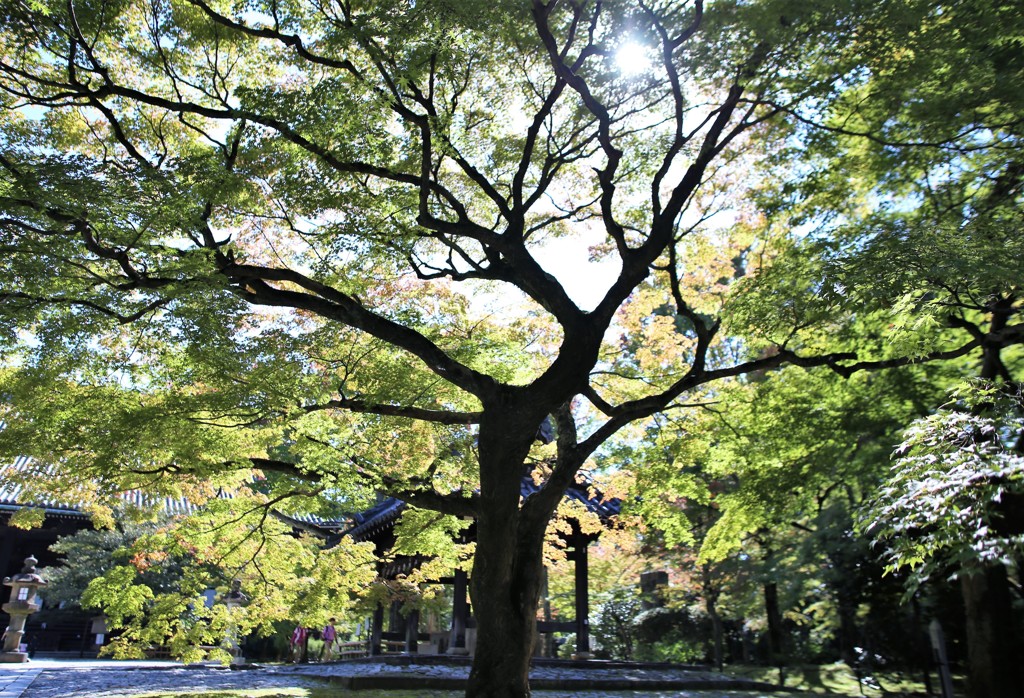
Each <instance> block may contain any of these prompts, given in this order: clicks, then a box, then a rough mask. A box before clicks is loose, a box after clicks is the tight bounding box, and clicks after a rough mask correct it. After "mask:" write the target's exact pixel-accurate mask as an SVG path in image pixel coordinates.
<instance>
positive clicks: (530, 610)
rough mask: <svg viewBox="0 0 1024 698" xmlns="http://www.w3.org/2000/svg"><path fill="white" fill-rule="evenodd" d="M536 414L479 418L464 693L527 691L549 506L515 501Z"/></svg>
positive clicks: (510, 695) (522, 697)
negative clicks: (471, 639)
mask: <svg viewBox="0 0 1024 698" xmlns="http://www.w3.org/2000/svg"><path fill="white" fill-rule="evenodd" d="M541 419H543V415H541V416H539V417H536V418H534V416H527V417H526V418H524V417H523V415H522V414H521V413H519V412H517V411H515V410H510V411H508V412H505V413H504V414H503V415H493V413H492V415H485V420H484V421H481V424H480V440H479V448H480V507H479V512H478V515H477V522H476V525H477V538H476V545H477V551H478V554H477V555H476V556H475V557H474V560H473V571H472V573H471V575H470V596H471V597H472V601H473V610H474V615H475V616H476V621H477V641H476V652H475V655H474V658H473V668H472V669H471V670H470V674H469V683H468V685H467V689H466V696H467V698H526V697H527V696H529V695H530V685H529V673H530V659H531V657H532V655H533V645H534V641H535V637H536V628H537V608H538V604H539V602H540V592H541V581H542V571H543V544H544V531H545V530H546V528H547V523H548V518H549V516H550V512H546V514H547V515H545V512H542V511H536V512H534V514H533V515H531V516H528V515H527V514H525V513H524V512H523V511H522V510H521V509H520V501H519V500H520V492H521V483H522V477H523V462H524V460H525V458H526V455H527V453H528V452H529V448H530V443H531V442H532V441H533V437H534V434H535V431H536V428H537V425H538V424H539V423H540V421H541ZM524 421H525V422H526V423H525V424H523V422H524ZM531 428H532V431H531ZM523 434H525V436H523ZM484 551H486V553H485V554H481V553H483V552H484Z"/></svg>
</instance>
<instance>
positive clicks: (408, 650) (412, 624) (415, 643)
mask: <svg viewBox="0 0 1024 698" xmlns="http://www.w3.org/2000/svg"><path fill="white" fill-rule="evenodd" d="M419 651H420V611H419V609H418V608H414V609H412V610H411V611H409V614H408V615H407V616H406V617H405V651H404V653H405V654H419Z"/></svg>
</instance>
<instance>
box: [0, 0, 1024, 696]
mask: <svg viewBox="0 0 1024 698" xmlns="http://www.w3.org/2000/svg"><path fill="white" fill-rule="evenodd" d="M950 16H955V15H950V14H949V13H948V12H947V11H946V10H945V9H944V8H943V7H940V6H939V5H938V4H933V3H912V7H911V8H910V9H907V7H906V3H878V2H860V1H859V0H844V1H837V2H832V3H813V4H812V3H806V2H791V1H789V0H781V1H779V0H776V1H766V2H728V1H724V2H716V3H714V4H713V5H709V7H707V8H705V7H704V3H703V2H702V1H701V0H694V2H690V3H679V2H674V1H673V2H636V1H630V0H618V1H612V2H604V3H592V2H564V1H559V0H551V1H549V2H543V1H541V0H534V1H533V2H498V3H495V2H479V1H476V0H472V1H460V2H450V1H446V0H427V1H423V0H417V1H416V2H397V3H396V2H393V1H391V0H386V1H382V2H375V1H374V0H367V1H354V0H337V1H336V2H331V3H321V2H305V1H304V0H285V1H281V0H251V1H248V2H241V1H239V2H233V1H231V0H52V1H51V0H4V2H2V4H0V21H2V23H3V25H4V27H5V31H4V33H3V35H2V38H0V100H2V101H0V106H2V111H0V206H2V209H0V210H2V214H0V215H2V217H0V249H2V250H3V255H2V257H0V272H2V273H0V301H2V302H0V312H2V317H3V321H2V324H0V332H2V342H3V345H2V351H3V356H4V370H3V374H2V377H0V383H2V391H3V393H4V403H5V404H4V407H3V410H4V414H3V419H4V421H5V423H6V428H5V430H4V431H3V432H2V436H0V439H2V443H3V450H4V452H5V453H7V454H13V453H16V452H19V453H20V452H27V453H30V454H31V455H32V456H34V457H35V458H37V459H38V460H39V461H40V462H42V463H45V464H47V465H48V466H49V467H51V468H53V472H54V473H56V477H51V478H48V479H47V480H45V481H43V482H42V485H41V486H45V487H48V488H49V489H51V490H54V491H58V492H60V493H62V494H64V495H66V496H69V497H71V496H73V497H75V498H77V499H81V500H83V501H86V502H88V503H91V506H92V507H93V508H94V510H96V511H97V512H98V513H102V512H103V510H104V509H103V508H104V506H105V504H104V501H105V499H106V498H107V497H109V495H111V494H113V493H116V492H117V491H120V490H122V489H124V488H129V487H141V488H146V489H148V490H151V491H154V492H157V491H161V492H163V491H167V492H173V493H176V494H186V495H188V496H189V497H191V498H193V499H195V500H196V501H202V500H203V499H204V498H209V497H211V496H213V495H214V494H216V493H217V492H223V491H225V489H227V490H230V489H232V488H236V489H237V488H247V489H249V490H252V491H254V492H255V494H254V495H252V496H258V497H261V498H262V501H263V503H264V504H265V505H266V506H274V507H277V508H278V509H284V510H287V509H288V508H289V507H296V508H304V509H315V508H316V507H317V506H321V504H320V502H322V501H349V502H353V501H357V500H358V499H359V498H360V497H365V496H366V494H365V493H367V492H370V491H373V490H378V491H385V492H389V493H391V494H395V495H397V496H400V497H402V498H403V499H405V500H406V501H408V502H410V503H411V504H413V505H414V506H416V507H420V508H427V509H433V510H436V511H438V512H441V513H443V514H446V515H449V516H454V517H466V518H474V519H476V522H477V554H476V556H475V559H474V563H473V569H472V582H471V593H472V597H473V603H474V608H475V612H476V614H477V618H478V633H479V640H478V645H477V654H476V663H475V664H474V668H473V671H472V674H471V679H470V687H469V693H470V694H471V695H488V696H492V695H493V696H523V695H527V694H528V692H529V689H528V685H527V664H528V660H529V656H530V650H531V647H532V643H533V630H534V624H535V617H536V605H537V598H538V594H539V589H540V578H539V574H538V572H539V569H540V564H541V555H542V552H541V551H542V544H543V540H544V531H545V528H546V526H547V523H548V521H549V519H550V517H551V516H552V514H553V512H554V511H555V509H556V508H557V506H558V504H559V501H560V500H561V498H562V494H563V492H564V490H565V488H566V487H567V486H568V484H569V483H571V482H572V480H573V479H574V478H575V477H576V475H577V474H578V473H579V471H580V470H581V468H584V467H585V466H586V464H587V463H588V462H589V460H590V459H591V458H592V457H593V456H594V455H595V453H597V452H598V451H599V449H601V448H602V447H603V446H604V445H605V444H606V443H608V442H609V441H610V440H612V439H613V438H618V437H625V438H629V437H630V436H632V435H633V434H632V432H631V431H630V430H629V429H628V427H630V425H633V424H636V423H639V422H642V421H643V420H646V419H648V418H650V417H652V416H653V415H656V414H659V413H662V412H664V411H666V410H670V409H674V408H678V407H683V406H685V405H688V404H692V403H693V402H699V401H701V400H704V399H706V398H707V397H708V393H709V391H712V390H714V386H715V385H716V384H717V383H719V382H721V381H724V380H729V379H734V378H736V377H739V376H744V375H747V374H750V373H752V372H763V371H767V370H771V369H775V368H779V367H781V366H784V365H787V364H797V365H800V366H804V367H815V366H819V367H828V368H830V369H832V370H834V371H836V372H838V373H840V374H842V375H849V374H851V373H853V372H854V371H856V370H858V369H861V368H877V367H883V366H891V365H898V364H902V363H906V362H909V361H917V360H921V359H925V358H941V357H953V356H962V355H965V354H968V353H970V352H972V351H974V350H975V349H977V348H978V347H981V346H982V345H984V344H985V342H986V341H988V340H987V334H986V332H987V330H986V329H985V328H981V327H980V326H978V325H976V324H975V325H972V326H966V325H963V326H961V327H960V328H955V329H954V330H951V331H950V332H940V333H932V334H931V335H930V336H929V337H928V340H929V341H928V342H905V343H904V345H902V347H903V350H899V351H894V350H893V349H892V347H891V346H888V345H885V344H884V337H883V336H882V335H875V336H873V340H874V341H871V340H872V336H871V335H869V336H868V337H867V341H865V340H864V338H862V337H860V336H859V335H858V336H857V337H854V335H857V333H856V332H854V331H853V330H855V329H856V328H857V327H861V326H863V324H858V321H859V319H860V318H858V317H857V316H856V313H855V312H854V310H855V308H854V307H852V306H853V305H854V304H853V303H852V301H855V300H856V299H857V298H860V297H863V296H866V295H869V294H867V293H866V292H865V291H864V290H863V289H865V288H866V287H867V286H868V285H870V283H871V282H872V281H873V278H872V277H873V275H874V274H875V273H876V271H877V269H878V265H877V264H864V265H862V266H861V267H857V266H856V265H850V266H849V268H850V269H852V270H854V271H856V273H853V272H851V273H850V274H847V275H844V276H843V279H842V285H841V286H840V285H836V284H832V283H826V281H828V280H829V279H831V278H834V275H833V276H829V275H828V274H827V273H826V272H827V271H828V270H829V269H833V268H840V269H846V268H847V265H846V264H845V262H844V261H843V260H844V258H843V257H842V256H841V255H836V254H831V255H827V254H825V253H824V252H822V251H821V249H820V247H816V246H815V245H817V244H818V242H820V240H821V236H824V237H826V238H827V237H828V236H829V235H832V234H833V233H835V231H836V230H837V228H835V227H834V226H833V227H831V228H828V227H826V228H822V233H821V236H819V237H815V238H813V239H811V241H810V242H809V243H806V244H805V242H804V240H803V237H802V236H806V230H807V228H806V227H804V228H802V229H798V230H797V232H798V233H800V234H798V235H793V234H791V233H792V230H783V231H782V232H781V233H780V231H779V229H778V225H782V226H784V227H785V226H786V225H789V224H790V223H788V222H787V221H790V220H791V219H789V218H776V219H773V221H772V222H774V223H776V224H777V225H776V226H775V227H772V226H767V227H766V226H765V225H763V222H764V220H763V213H764V212H765V211H769V212H770V211H771V209H769V208H768V207H763V206H762V207H761V209H760V210H758V209H757V208H756V207H754V208H751V205H750V204H745V205H741V204H740V203H739V201H740V197H741V195H743V194H746V193H750V194H751V197H752V198H749V199H747V201H748V202H749V201H755V200H756V198H755V197H754V196H753V195H754V193H756V192H755V191H754V190H755V189H756V188H757V187H756V186H755V184H754V183H753V182H751V178H750V176H749V175H751V174H752V173H757V172H758V171H759V168H762V167H764V168H767V167H780V165H779V164H778V163H773V162H770V161H769V159H768V157H767V152H766V151H768V150H770V149H777V151H778V154H779V156H780V158H782V160H783V163H784V166H785V167H786V168H791V170H789V171H792V172H793V173H794V174H795V175H799V174H807V173H808V172H810V171H811V170H813V168H812V167H811V165H810V164H808V165H806V166H805V165H801V164H800V161H801V160H802V159H803V157H804V156H803V155H802V154H801V153H802V152H804V151H806V150H807V149H808V148H810V147H811V146H812V145H814V142H813V141H812V140H811V136H810V135H809V134H812V133H815V132H817V131H818V130H822V131H823V132H825V133H833V134H834V133H841V134H842V135H844V137H848V138H849V139H853V140H854V141H857V142H861V141H867V142H880V143H886V144H890V139H897V140H898V139H899V138H902V137H903V135H901V134H898V133H897V134H895V135H894V134H892V133H890V132H889V128H890V125H891V124H890V120H889V119H882V120H878V119H877V118H873V117H875V116H877V115H878V114H885V113H889V114H892V116H891V119H892V120H895V121H897V122H900V123H902V121H903V120H904V117H905V116H906V115H904V114H903V113H902V112H900V111H898V110H897V111H896V112H889V111H887V110H888V103H886V102H884V101H880V100H881V97H879V96H878V95H876V94H875V93H874V92H872V85H873V84H874V83H873V79H874V78H875V77H876V76H879V75H881V76H887V77H890V78H891V75H890V73H889V72H887V71H889V70H890V69H891V68H892V65H893V64H892V62H891V60H890V59H891V58H892V57H894V56H902V55H905V54H906V52H908V51H909V52H911V53H913V54H914V55H922V54H923V55H932V54H929V53H928V49H927V47H924V46H919V45H916V44H913V42H911V41H910V38H912V37H916V36H917V34H915V33H914V31H913V30H914V27H915V26H918V25H920V26H925V25H927V26H929V27H931V26H933V25H934V24H936V23H939V24H942V23H944V22H946V21H947V20H946V18H947V17H950ZM901 28H906V34H904V33H903V32H901V31H900V29H901ZM971 36H974V35H971ZM908 42H909V43H908ZM911 44H913V45H911ZM626 45H632V46H639V47H645V48H644V49H643V50H642V51H640V53H643V52H644V51H645V52H646V53H645V61H646V63H643V64H641V65H639V66H638V68H639V69H638V70H624V69H623V68H622V66H621V65H620V62H619V61H617V57H618V56H620V55H622V54H620V49H622V48H623V47H625V46H626ZM633 52H634V53H637V50H635V49H634V51H633ZM1000 55H1003V54H1000ZM943 60H945V59H944V58H942V56H936V57H935V58H934V61H933V62H940V63H941V62H942V61H943ZM997 60H1000V59H999V58H998V56H993V58H992V62H993V63H995V62H996V61H997ZM925 63H926V64H925V65H923V66H920V67H919V69H920V70H922V71H925V70H930V69H932V68H934V66H933V65H931V64H928V63H927V61H926V62H925ZM983 78H984V79H988V78H987V77H984V76H983ZM857 88H861V89H862V90H863V91H864V94H863V95H862V96H860V97H859V96H857V94H856V90H857ZM993 89H995V88H993ZM898 92H899V85H898V84H897V85H894V86H892V89H891V90H890V91H889V92H888V93H887V94H890V95H891V94H898ZM865 103H866V104H868V105H870V106H871V109H870V110H868V111H870V114H868V113H867V112H866V111H865V110H863V109H862V106H861V105H863V104H865ZM861 115H865V116H864V119H863V123H862V124H861V123H860V122H859V121H858V122H856V123H855V124H854V125H856V126H857V128H849V129H847V128H846V127H845V125H849V124H851V123H854V121H855V120H856V119H855V117H859V116H861ZM869 117H872V118H869ZM986 117H987V114H986V113H979V116H978V121H979V122H984V119H985V118H986ZM906 118H909V116H907V117H906ZM837 123H838V124H840V125H841V126H842V128H838V127H837ZM837 128H838V131H837ZM985 128H987V131H986V133H990V134H991V133H997V132H998V133H1002V132H1003V131H1005V129H1006V128H1011V129H1012V128H1014V126H1013V124H1011V125H1010V126H1006V125H1005V124H997V123H990V124H988V125H987V126H986V127H985ZM1000 129H1002V130H1000ZM975 133H976V131H975V130H972V129H970V128H965V131H964V132H961V131H957V130H955V129H954V130H952V131H949V132H944V133H943V135H942V136H941V141H942V143H941V145H947V144H948V145H949V147H950V148H952V151H950V152H961V151H962V150H963V149H964V148H968V146H969V147H970V148H973V147H974V140H973V137H972V136H973V135H974V134H975ZM891 145H892V147H893V148H896V149H899V148H900V147H901V145H902V144H901V143H898V142H894V143H891ZM914 145H915V147H925V146H924V145H922V144H916V143H915V144H914ZM766 146H770V148H766ZM808 152H809V151H808ZM944 152H945V151H944ZM965 152H966V151H965ZM986 152H989V151H988V150H986ZM794 156H795V157H794ZM965 157H966V156H965ZM815 162H818V161H815ZM851 164H853V163H852V161H851ZM780 171H782V170H780ZM812 179H813V178H812ZM812 183H813V182H812ZM832 184H833V183H831V182H821V183H820V184H819V185H817V186H815V187H813V192H812V193H816V192H826V193H828V192H831V193H832V194H833V198H835V196H834V194H835V191H836V187H835V186H832ZM993 188H997V187H995V185H993ZM788 193H789V194H792V196H794V197H797V198H800V197H808V196H810V194H809V193H807V192H806V191H801V190H800V188H796V189H793V190H791V191H788ZM827 198H828V197H826V196H822V197H820V198H818V199H816V200H815V202H814V206H823V205H824V204H822V203H821V202H822V201H824V200H826V199H827ZM842 203H843V202H841V201H838V200H836V201H834V202H833V204H834V208H835V210H836V211H837V215H839V216H843V215H844V214H845V213H847V211H846V209H845V208H844V207H843V206H842V205H841V204H842ZM807 210H808V211H809V213H808V214H807V217H806V218H805V219H804V222H807V221H810V222H811V223H814V222H815V221H817V220H819V219H820V218H821V214H820V213H819V212H820V210H821V208H817V209H815V208H814V207H812V206H808V209H807ZM1001 210H1005V209H1001ZM787 215H788V214H787ZM792 221H793V222H792V225H793V226H796V225H798V223H797V222H796V220H795V219H792ZM964 232H969V231H964ZM949 234H950V235H953V236H954V237H955V235H956V234H957V232H956V229H955V228H954V229H950V233H949ZM561 239H565V240H572V241H574V242H575V243H576V245H577V246H578V248H579V249H583V248H587V249H589V254H590V256H591V258H592V259H593V260H595V261H596V260H600V262H601V265H602V266H601V268H602V269H609V270H610V281H609V282H608V283H607V285H606V286H604V287H603V288H591V289H590V291H591V292H592V295H591V296H588V299H587V300H586V301H582V300H580V297H579V296H578V295H574V294H573V293H571V292H570V290H569V287H568V285H567V283H566V282H567V275H566V272H565V266H564V264H563V259H562V255H563V254H564V252H554V251H553V250H555V249H561V250H564V249H566V248H565V247H562V248H556V247H555V243H556V242H558V241H560V240H561ZM849 239H850V238H849V236H847V237H844V238H843V241H846V240H849ZM981 239H982V241H983V243H984V244H988V243H987V242H984V241H985V240H988V238H981ZM904 241H906V242H908V243H914V241H913V240H908V239H905V238H901V237H896V238H894V239H892V240H889V241H888V242H887V244H889V245H894V246H895V247H896V249H898V250H901V251H903V250H906V254H908V255H911V254H912V250H913V249H916V248H915V247H913V246H911V247H906V248H904V246H903V242H904ZM811 243H814V244H811ZM914 244H916V243H914ZM869 248H870V249H871V250H875V251H879V250H882V247H880V246H879V245H874V244H871V245H868V244H865V243H860V244H857V243H851V244H849V245H844V246H843V247H842V250H843V252H845V253H849V252H851V251H857V250H861V249H864V250H867V249H869ZM829 251H830V250H825V252H829ZM853 256H856V255H853ZM776 260H779V261H780V262H785V263H783V264H780V265H779V266H778V268H777V269H776V268H775V266H774V265H773V262H775V261H776ZM829 264H832V265H833V266H832V267H829V266H828V265H829ZM835 265H838V267H835ZM975 268H977V267H975ZM918 281H919V279H917V278H915V277H899V276H895V277H893V279H892V283H891V284H890V285H888V286H886V287H884V289H883V292H882V293H883V294H884V295H885V296H886V297H888V298H898V297H901V296H903V295H905V294H906V293H908V292H909V291H910V290H912V289H908V288H904V286H905V285H909V284H916V283H917V282H918ZM819 301H820V302H819ZM993 331H996V332H1000V333H1001V334H1000V335H999V339H1000V341H1003V342H1009V343H1011V344H1012V343H1013V342H1015V341H1019V339H1020V333H1019V332H1016V333H1014V332H1007V331H1005V327H1001V328H994V329H993ZM882 334H884V333H882ZM855 339H856V341H855ZM549 418H550V419H552V421H553V422H554V425H555V432H556V438H555V441H554V444H553V445H547V446H544V445H537V443H536V436H537V434H538V430H539V428H540V425H541V424H542V422H543V421H544V420H545V419H549ZM528 463H530V464H531V465H534V466H536V467H535V469H536V470H537V472H538V473H539V476H540V477H541V478H542V481H543V486H542V487H541V488H540V489H539V491H538V492H537V493H536V494H534V495H532V496H531V497H529V498H528V499H526V500H525V501H520V479H521V477H522V476H523V473H524V469H525V468H526V467H527V464H528ZM253 483H255V484H253Z"/></svg>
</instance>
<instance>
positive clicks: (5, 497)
mask: <svg viewBox="0 0 1024 698" xmlns="http://www.w3.org/2000/svg"><path fill="white" fill-rule="evenodd" d="M53 470H54V469H53V468H52V466H44V465H41V464H39V463H38V462H36V461H33V460H32V458H30V457H28V456H19V457H18V458H16V459H15V460H14V462H13V463H5V464H0V511H16V510H18V509H22V508H24V507H34V508H40V509H44V510H45V511H46V514H47V515H48V516H59V517H65V518H82V519H86V518H89V515H88V514H86V513H85V512H83V511H82V510H81V509H80V507H81V504H82V503H81V502H63V501H59V500H56V499H38V498H34V497H31V496H28V495H26V493H25V488H24V486H22V485H21V483H20V482H18V480H19V479H24V475H25V474H26V473H27V472H29V471H35V472H36V473H38V475H39V476H41V477H45V476H46V475H47V474H50V473H52V471H53ZM12 476H16V477H12ZM117 496H118V497H119V498H120V499H121V500H122V501H123V502H124V503H125V504H127V505H129V506H135V507H139V508H142V509H147V508H152V507H160V508H161V509H162V510H163V511H164V512H165V513H167V514H169V515H171V516H179V515H184V514H191V513H192V512H194V511H196V510H197V509H198V508H199V507H198V506H197V505H196V504H194V503H193V502H191V501H189V500H188V499H187V498H185V497H154V496H152V495H151V494H148V493H146V492H144V491H142V490H137V489H136V490H128V491H125V492H120V493H118V495H117ZM218 496H220V497H222V498H224V499H230V497H231V495H230V494H228V493H223V492H222V493H220V494H219V495H218ZM276 514H277V516H278V518H280V519H282V520H283V521H285V522H286V523H291V524H293V525H296V526H298V527H300V528H306V527H313V528H316V529H320V530H322V531H323V532H331V531H336V530H338V529H341V528H344V527H345V526H346V525H348V523H349V522H348V521H347V520H345V519H341V520H332V519H324V518H321V517H319V516H314V515H312V514H282V513H280V512H277V513H276Z"/></svg>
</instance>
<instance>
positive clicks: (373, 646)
mask: <svg viewBox="0 0 1024 698" xmlns="http://www.w3.org/2000/svg"><path fill="white" fill-rule="evenodd" d="M383 632H384V606H383V605H381V604H377V608H375V609H373V620H372V621H371V623H370V656H371V657H377V656H379V655H380V651H381V634H382V633H383Z"/></svg>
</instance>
